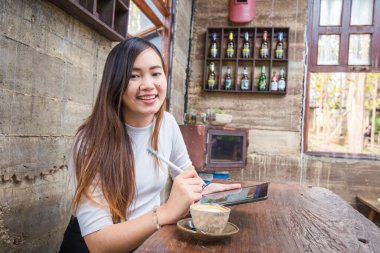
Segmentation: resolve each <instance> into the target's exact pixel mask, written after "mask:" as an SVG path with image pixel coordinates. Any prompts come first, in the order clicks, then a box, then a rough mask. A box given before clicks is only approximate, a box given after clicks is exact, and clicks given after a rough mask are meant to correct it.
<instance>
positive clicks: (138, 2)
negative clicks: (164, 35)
mask: <svg viewBox="0 0 380 253" xmlns="http://www.w3.org/2000/svg"><path fill="white" fill-rule="evenodd" d="M133 2H134V3H135V4H136V5H137V7H139V9H140V10H141V11H142V12H143V13H144V14H145V15H146V16H147V18H148V19H149V20H150V21H152V23H153V24H154V25H155V26H156V27H157V28H160V27H163V26H164V24H163V23H162V21H161V20H160V19H159V18H158V17H157V15H156V14H155V13H154V11H153V10H152V9H151V8H150V7H149V5H148V4H147V3H146V2H145V1H144V0H133Z"/></svg>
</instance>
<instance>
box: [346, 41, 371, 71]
mask: <svg viewBox="0 0 380 253" xmlns="http://www.w3.org/2000/svg"><path fill="white" fill-rule="evenodd" d="M370 50H371V35H370V34H351V35H350V47H349V50H348V64H349V65H370Z"/></svg>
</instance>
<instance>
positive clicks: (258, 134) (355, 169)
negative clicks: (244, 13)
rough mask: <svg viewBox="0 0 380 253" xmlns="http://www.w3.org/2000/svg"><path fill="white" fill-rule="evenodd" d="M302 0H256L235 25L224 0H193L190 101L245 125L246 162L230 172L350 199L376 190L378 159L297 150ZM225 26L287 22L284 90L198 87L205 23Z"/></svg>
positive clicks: (195, 106) (302, 48) (301, 81)
mask: <svg viewBox="0 0 380 253" xmlns="http://www.w3.org/2000/svg"><path fill="white" fill-rule="evenodd" d="M307 2H308V1H306V0H284V1H278V0H257V1H256V17H255V19H254V20H253V21H251V22H250V23H248V24H245V25H240V24H232V23H230V22H229V21H228V4H229V0H215V1H203V0H197V1H196V7H195V14H194V15H195V16H194V34H193V38H192V43H193V44H192V51H191V75H190V80H189V81H190V86H189V107H191V108H192V109H194V110H196V111H198V112H205V111H206V110H207V109H208V108H219V109H221V110H223V111H224V112H226V113H229V114H232V115H233V122H232V123H230V124H229V126H232V127H244V128H248V129H249V147H248V164H247V167H246V168H245V169H243V170H240V171H235V172H232V173H231V177H232V178H234V179H246V180H260V181H265V180H269V181H271V182H285V183H296V184H303V185H312V186H321V187H326V188H329V189H331V190H332V191H334V192H335V193H337V194H339V195H340V196H341V197H342V198H343V199H345V200H347V201H348V202H350V203H351V204H353V205H355V204H356V201H355V196H356V194H357V193H360V192H366V191H378V192H380V184H379V183H378V182H379V180H380V162H379V161H366V160H355V159H343V158H321V157H312V156H307V155H304V154H303V153H302V148H301V147H302V143H303V140H302V131H303V130H302V120H303V99H304V97H303V93H304V89H305V83H304V82H305V78H306V77H305V64H304V63H305V57H306V56H305V48H306V46H305V45H306V42H305V36H306V31H305V30H306V24H307V18H308V17H307V11H308V6H307ZM225 26H253V27H268V26H269V27H271V26H273V27H289V28H290V36H289V44H290V45H289V48H288V51H289V56H288V59H289V62H288V63H289V69H288V86H287V94H286V95H285V96H277V95H262V94H241V93H239V94H233V93H217V92H215V93H212V92H203V91H202V83H203V66H204V64H203V61H204V52H205V45H204V41H205V33H206V31H207V27H225ZM207 46H208V45H207ZM256 81H257V80H254V82H256Z"/></svg>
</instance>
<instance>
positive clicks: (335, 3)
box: [319, 0, 343, 26]
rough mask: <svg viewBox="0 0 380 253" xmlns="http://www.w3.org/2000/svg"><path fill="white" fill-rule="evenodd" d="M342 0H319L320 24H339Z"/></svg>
mask: <svg viewBox="0 0 380 253" xmlns="http://www.w3.org/2000/svg"><path fill="white" fill-rule="evenodd" d="M342 2H343V1H342V0H321V12H320V17H319V25H320V26H340V24H341V17H342Z"/></svg>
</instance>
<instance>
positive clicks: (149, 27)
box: [128, 0, 173, 109]
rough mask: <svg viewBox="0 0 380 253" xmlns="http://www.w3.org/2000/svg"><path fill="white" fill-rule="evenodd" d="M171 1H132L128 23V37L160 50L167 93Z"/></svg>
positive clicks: (167, 97)
mask: <svg viewBox="0 0 380 253" xmlns="http://www.w3.org/2000/svg"><path fill="white" fill-rule="evenodd" d="M172 4H173V0H132V1H131V4H130V14H129V22H128V36H135V37H142V38H144V39H147V40H149V41H150V42H152V43H153V44H154V45H155V46H156V47H157V48H158V49H160V51H161V53H162V56H163V57H164V61H165V72H166V73H167V75H168V91H170V89H171V79H170V78H169V77H170V73H169V66H170V64H171V63H170V61H171V59H170V40H171V38H170V30H171V23H172V16H171V9H172ZM166 107H167V109H168V108H170V92H168V95H167V96H166Z"/></svg>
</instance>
